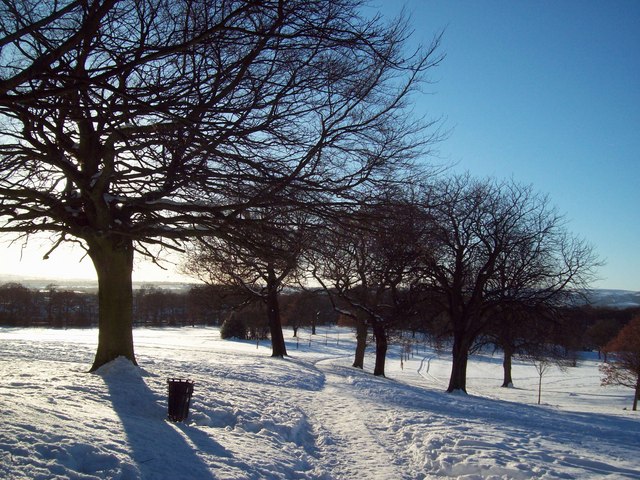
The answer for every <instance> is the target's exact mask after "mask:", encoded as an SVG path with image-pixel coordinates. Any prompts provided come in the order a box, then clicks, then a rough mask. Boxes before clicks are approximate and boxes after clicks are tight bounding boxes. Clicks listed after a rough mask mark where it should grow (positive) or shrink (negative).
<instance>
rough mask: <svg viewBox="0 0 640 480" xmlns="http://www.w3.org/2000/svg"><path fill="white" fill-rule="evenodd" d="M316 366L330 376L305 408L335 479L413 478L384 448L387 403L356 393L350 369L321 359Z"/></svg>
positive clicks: (319, 447) (319, 450)
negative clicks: (382, 423) (381, 403)
mask: <svg viewBox="0 0 640 480" xmlns="http://www.w3.org/2000/svg"><path fill="white" fill-rule="evenodd" d="M316 367H317V368H318V369H319V370H320V371H321V372H322V373H323V374H324V376H325V382H324V386H323V388H321V389H320V390H317V391H313V392H309V395H308V396H307V399H306V400H307V405H306V406H305V410H306V415H307V417H308V418H309V422H310V423H311V425H312V428H313V430H314V434H315V436H316V442H317V447H318V453H319V454H320V455H322V457H323V458H322V459H321V463H322V464H323V465H324V466H325V467H326V468H327V470H328V471H329V472H328V473H329V475H330V478H331V479H335V480H341V479H352V478H358V479H362V480H366V479H380V478H393V479H402V478H409V477H406V475H405V473H406V472H402V470H401V469H400V468H397V467H396V462H397V461H398V459H397V458H394V457H393V455H392V453H391V452H390V451H389V449H388V448H387V447H386V446H385V443H386V442H385V438H384V431H383V430H381V429H380V428H379V427H378V428H376V425H377V424H378V423H379V422H380V421H381V420H382V419H383V418H384V417H385V416H386V413H387V412H386V409H385V408H384V406H382V405H379V404H377V403H375V402H374V401H372V400H373V399H371V398H366V397H364V396H361V397H358V396H357V390H354V388H353V386H352V383H353V378H352V376H351V375H352V374H353V371H352V370H351V369H350V368H348V367H344V366H339V365H336V363H335V360H322V361H319V362H317V363H316ZM386 440H389V441H390V439H386Z"/></svg>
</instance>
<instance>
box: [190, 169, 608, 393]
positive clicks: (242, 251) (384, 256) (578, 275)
mask: <svg viewBox="0 0 640 480" xmlns="http://www.w3.org/2000/svg"><path fill="white" fill-rule="evenodd" d="M258 217H259V219H260V224H261V226H262V229H260V230H257V229H254V230H241V231H238V232H236V234H237V236H239V237H242V239H243V241H242V243H241V244H239V242H238V241H236V240H235V239H234V237H229V238H226V239H221V238H213V239H208V238H206V239H202V240H201V241H200V242H199V243H198V244H196V245H195V246H194V248H193V249H192V250H191V252H190V256H189V259H188V261H187V262H186V266H185V270H186V271H187V272H189V273H192V274H194V275H196V276H198V278H200V279H201V280H204V281H207V282H210V283H227V284H229V283H233V284H235V285H237V286H239V287H243V288H245V289H246V290H247V291H249V292H252V293H253V295H254V296H255V297H256V298H261V299H263V301H264V302H265V304H266V306H267V316H268V323H269V326H270V331H271V338H272V342H273V355H274V356H282V355H286V347H285V345H284V341H283V338H282V331H281V328H280V321H279V305H278V292H279V291H280V290H282V288H283V287H284V286H286V285H291V284H292V283H297V284H299V285H301V286H304V285H307V286H308V285H310V284H314V283H315V284H316V285H321V286H322V287H324V289H325V290H326V292H328V294H329V295H330V296H331V298H332V299H333V302H334V308H335V309H336V310H337V311H339V312H340V313H342V314H343V315H346V316H349V317H350V318H351V319H352V320H353V322H354V324H355V325H356V329H357V339H358V345H357V349H356V355H355V360H354V366H356V367H360V368H362V366H363V361H364V351H365V342H366V338H367V335H368V332H369V331H372V332H373V334H374V337H375V340H376V363H375V367H374V374H375V375H384V363H385V358H386V350H387V346H388V335H389V331H390V330H392V329H394V328H398V325H406V324H407V323H408V322H409V323H411V322H413V323H414V325H415V326H416V328H419V329H420V330H428V331H434V330H435V325H438V326H439V328H440V329H441V330H442V331H441V332H439V333H440V334H441V335H445V336H447V337H450V338H451V339H452V345H453V346H452V358H453V369H452V373H451V378H450V383H449V387H448V390H449V391H454V390H465V389H466V366H467V361H468V356H469V353H470V352H472V350H473V349H474V348H476V347H478V346H480V345H482V344H486V343H491V344H493V345H496V346H498V347H499V348H501V349H502V350H503V351H504V352H505V381H504V384H505V386H508V385H509V384H511V378H510V363H511V357H512V356H513V355H515V354H528V355H540V356H545V355H547V356H548V355H551V354H555V352H556V351H558V348H557V346H558V345H560V344H561V342H560V339H561V338H562V339H564V337H563V336H562V332H561V330H562V328H561V326H562V324H563V322H562V321H561V317H562V315H564V314H565V313H566V311H567V306H568V305H570V304H571V302H573V301H578V300H579V301H583V300H584V299H580V298H578V297H579V296H580V292H582V291H584V289H585V288H586V287H587V285H588V282H589V281H590V279H591V277H592V275H593V273H594V268H595V267H596V266H597V264H598V262H597V259H596V257H595V255H594V254H593V252H592V250H591V247H590V246H589V245H588V244H587V243H586V242H584V241H582V240H580V239H578V238H576V237H574V236H572V235H571V234H569V233H568V232H567V231H566V229H565V227H564V221H563V219H562V217H561V216H559V215H558V214H557V213H556V212H555V210H554V209H552V208H551V207H550V205H549V202H548V199H547V198H546V197H544V196H541V195H538V194H536V193H535V192H534V191H533V190H532V189H531V188H530V187H528V186H522V185H519V184H516V183H514V182H498V181H495V180H478V179H474V178H472V177H470V176H468V175H462V176H454V177H448V178H442V177H438V178H436V179H432V181H428V182H427V181H425V180H424V178H421V179H420V181H414V182H411V183H404V184H395V185H393V188H388V189H384V190H382V191H378V192H377V194H376V195H375V196H374V195H372V196H370V197H369V201H368V203H367V204H366V205H362V206H360V207H359V208H358V209H356V210H354V211H352V212H349V214H348V215H346V214H344V215H342V216H340V217H339V218H335V219H329V220H327V219H320V218H318V217H315V216H311V215H307V216H301V215H299V214H298V213H297V212H296V213H294V214H291V213H289V212H286V211H282V210H278V211H265V210H262V211H259V215H258V214H254V218H258ZM563 347H564V349H565V350H568V349H569V347H570V345H568V344H567V343H566V342H565V343H564V345H563Z"/></svg>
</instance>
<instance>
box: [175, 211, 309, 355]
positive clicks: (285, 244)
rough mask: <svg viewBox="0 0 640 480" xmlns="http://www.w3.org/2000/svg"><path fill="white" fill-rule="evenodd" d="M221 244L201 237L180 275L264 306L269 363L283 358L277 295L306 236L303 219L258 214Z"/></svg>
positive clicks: (274, 213)
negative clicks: (235, 290) (230, 289)
mask: <svg viewBox="0 0 640 480" xmlns="http://www.w3.org/2000/svg"><path fill="white" fill-rule="evenodd" d="M250 213H251V215H250V216H251V219H250V220H248V221H247V223H246V224H245V225H243V227H249V228H240V229H239V230H238V231H233V232H231V233H230V234H229V235H228V236H227V237H226V238H224V239H222V238H218V237H212V238H209V237H206V238H205V237H203V238H200V239H199V241H198V242H197V243H196V244H195V245H194V248H193V249H192V250H190V252H189V254H188V256H187V261H186V262H185V264H184V266H183V269H184V271H185V272H186V273H188V274H190V275H193V276H195V277H197V278H199V279H200V280H202V281H204V282H206V283H208V284H210V285H216V284H227V285H228V284H233V285H237V286H240V287H242V288H243V289H244V290H245V291H246V292H248V294H249V295H250V296H251V297H253V298H252V300H255V299H259V300H261V301H263V302H264V303H265V305H266V312H267V320H268V325H269V331H270V334H271V346H272V356H273V357H284V356H286V355H287V348H286V344H285V341H284V335H283V333H282V323H281V318H280V302H279V298H278V297H279V293H280V291H281V290H282V289H283V288H284V287H285V286H286V282H287V280H288V279H291V280H293V278H294V277H295V274H296V271H297V269H298V268H299V265H300V259H301V255H302V252H303V251H304V249H305V248H307V245H308V238H309V232H308V230H307V225H306V223H305V219H306V217H305V216H304V215H296V214H289V215H287V214H285V213H283V212H282V210H277V211H276V210H274V209H262V210H260V211H259V212H257V213H256V212H248V213H247V214H246V215H247V216H249V214H250Z"/></svg>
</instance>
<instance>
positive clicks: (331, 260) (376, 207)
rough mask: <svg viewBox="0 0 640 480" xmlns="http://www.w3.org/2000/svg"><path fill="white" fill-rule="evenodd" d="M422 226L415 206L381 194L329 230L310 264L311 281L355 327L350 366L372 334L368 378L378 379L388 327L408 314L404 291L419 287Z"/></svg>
mask: <svg viewBox="0 0 640 480" xmlns="http://www.w3.org/2000/svg"><path fill="white" fill-rule="evenodd" d="M424 225H425V223H424V221H422V218H421V210H420V209H418V208H417V207H416V206H415V205H413V204H412V203H410V202H407V201H405V200H403V199H402V198H393V197H386V196H385V195H384V194H381V197H380V198H378V200H377V203H375V204H372V205H369V206H367V207H363V208H362V209H361V211H359V212H358V214H357V215H356V216H353V217H352V218H351V221H350V222H347V223H345V224H343V225H340V226H334V229H333V231H332V232H331V233H329V234H327V235H326V236H325V237H324V239H323V240H322V242H323V246H322V253H321V255H320V256H319V257H318V258H316V259H315V261H314V262H313V263H314V273H315V276H316V279H318V280H319V281H320V282H321V283H322V284H323V285H325V288H326V289H327V291H329V292H331V293H333V294H334V295H336V296H337V297H339V298H340V299H341V300H342V302H343V303H346V308H343V309H342V312H343V313H344V314H346V315H348V316H349V317H351V318H352V319H353V320H354V321H355V323H356V329H357V333H356V338H357V348H356V357H355V360H354V366H355V367H358V368H362V367H363V361H364V350H365V342H366V336H367V332H368V329H369V328H371V329H372V331H373V334H374V336H375V340H376V362H375V366H374V372H373V373H374V375H380V376H384V369H385V360H386V353H387V348H388V329H389V327H390V326H391V325H392V324H393V323H395V322H397V321H398V320H399V319H400V318H402V317H407V316H409V315H410V314H411V313H410V312H411V311H412V310H413V309H414V305H413V303H412V301H411V300H412V298H411V296H410V295H409V294H408V292H410V291H411V290H412V288H414V287H415V286H416V285H417V284H418V282H419V276H418V275H417V272H418V264H419V261H420V257H421V255H420V253H419V251H418V250H420V249H421V248H422V247H421V243H420V238H421V237H422V232H421V230H422V229H423V228H424Z"/></svg>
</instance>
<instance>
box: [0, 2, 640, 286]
mask: <svg viewBox="0 0 640 480" xmlns="http://www.w3.org/2000/svg"><path fill="white" fill-rule="evenodd" d="M371 5H372V6H373V7H374V8H379V9H380V10H381V11H382V12H383V14H384V15H389V16H394V15H396V14H398V13H399V12H400V9H401V8H402V6H403V5H404V8H405V10H406V12H407V13H408V14H410V22H411V25H412V27H413V29H414V35H413V37H412V41H414V42H418V41H423V42H427V43H428V42H429V41H430V40H431V39H432V37H433V36H434V34H435V33H436V32H438V31H441V30H443V29H444V30H445V33H444V37H443V42H442V52H443V53H445V54H446V58H445V60H444V62H443V63H442V65H441V66H440V67H438V68H437V69H436V70H434V71H433V72H432V80H434V81H435V82H436V83H434V84H432V85H428V86H426V87H425V93H424V95H421V96H419V97H416V98H415V100H416V104H415V107H414V108H415V111H416V114H418V115H422V114H425V115H427V116H428V117H432V118H438V117H443V119H444V128H445V129H450V130H451V133H450V136H449V138H448V139H447V140H445V141H444V142H442V143H441V144H440V145H438V150H439V154H440V158H439V159H437V161H440V162H442V161H444V162H447V163H451V164H455V167H453V170H456V171H469V172H471V173H472V174H474V175H477V176H482V177H485V176H494V177H498V178H513V179H514V180H516V181H518V182H520V183H524V184H532V185H533V186H534V187H535V189H536V190H538V191H539V192H542V193H546V194H549V196H550V198H551V201H552V203H553V204H555V205H556V207H557V208H558V210H559V211H560V212H563V213H564V214H565V215H566V218H567V220H568V222H569V223H568V228H569V230H571V231H572V232H573V233H575V234H577V235H579V236H582V237H584V238H586V239H587V240H588V241H590V242H591V243H592V244H593V245H594V247H595V250H596V252H597V253H598V255H599V256H600V257H601V258H602V259H604V260H606V262H607V263H606V265H605V266H604V267H602V268H601V269H600V272H599V273H600V277H601V278H602V280H600V281H599V282H597V283H596V284H594V286H595V287H598V288H620V289H628V290H638V291H640V248H639V247H640V211H639V207H640V188H638V186H639V183H640V1H638V0H626V1H625V0H606V1H605V0H602V1H599V2H597V1H591V0H581V1H577V0H563V1H561V2H557V1H550V0H540V1H532V0H531V1H507V0H504V1H484V0H483V1H471V0H464V1H463V0H460V1H454V0H447V1H445V0H440V1H435V0H407V1H406V2H404V3H402V2H401V1H397V0H372V4H371ZM4 246H5V245H3V248H4ZM30 247H31V248H30V249H29V251H26V252H25V255H24V256H23V259H22V261H21V262H19V261H18V259H19V253H20V249H19V246H18V245H14V246H13V247H12V248H8V249H4V250H3V252H4V255H2V257H3V258H2V262H1V263H2V265H1V266H0V273H22V274H26V275H41V276H42V275H44V276H50V277H51V276H56V277H65V278H69V277H74V278H76V277H77V278H95V273H94V270H93V266H92V265H91V262H90V261H89V260H88V259H85V260H84V261H82V262H81V263H79V260H80V258H81V257H82V251H81V250H80V249H78V248H76V249H75V250H73V251H72V252H71V253H69V251H68V249H63V250H61V251H59V252H56V253H55V254H54V255H53V256H52V258H51V259H50V260H48V261H47V262H42V260H41V259H42V255H43V254H44V253H45V252H46V251H47V249H48V248H49V247H50V243H49V242H44V243H38V242H34V243H30ZM169 267H170V265H169ZM175 278H176V276H175V274H174V273H173V272H172V270H171V269H170V270H169V271H166V272H165V271H162V270H159V269H158V268H156V267H153V266H152V265H150V264H146V263H144V262H139V263H138V264H137V265H136V269H135V271H134V279H137V280H156V281H157V280H174V279H175Z"/></svg>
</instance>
